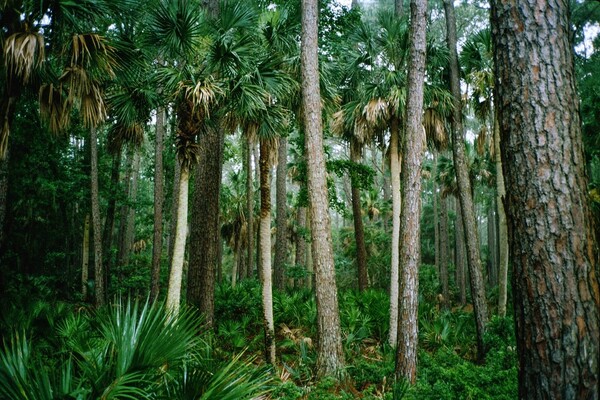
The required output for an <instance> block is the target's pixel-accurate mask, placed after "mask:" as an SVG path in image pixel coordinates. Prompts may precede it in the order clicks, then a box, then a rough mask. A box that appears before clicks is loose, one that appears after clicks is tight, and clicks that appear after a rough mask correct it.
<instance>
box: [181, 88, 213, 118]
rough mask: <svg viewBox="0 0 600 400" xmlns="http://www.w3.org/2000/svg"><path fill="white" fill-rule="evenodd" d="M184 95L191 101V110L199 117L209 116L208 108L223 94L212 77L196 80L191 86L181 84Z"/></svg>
mask: <svg viewBox="0 0 600 400" xmlns="http://www.w3.org/2000/svg"><path fill="white" fill-rule="evenodd" d="M181 85H182V89H184V90H185V97H186V98H187V99H189V100H190V101H191V102H192V112H193V113H195V114H197V116H198V118H200V119H208V118H210V109H211V107H212V106H213V105H214V104H215V103H216V102H217V99H218V98H219V96H221V95H222V94H223V89H222V88H221V86H220V85H219V84H218V83H217V82H216V81H215V80H214V79H212V78H209V79H206V80H204V81H201V82H198V83H196V84H195V85H193V86H183V85H184V83H181Z"/></svg>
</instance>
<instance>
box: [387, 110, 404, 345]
mask: <svg viewBox="0 0 600 400" xmlns="http://www.w3.org/2000/svg"><path fill="white" fill-rule="evenodd" d="M399 140H400V121H399V119H398V118H394V119H392V124H391V137H390V173H391V176H392V177H391V180H392V265H391V267H390V271H391V277H390V337H389V343H390V346H392V347H396V343H397V340H398V286H399V284H400V283H399V280H398V279H399V271H398V269H399V263H400V210H401V202H402V199H401V198H400V155H399V149H398V142H399Z"/></svg>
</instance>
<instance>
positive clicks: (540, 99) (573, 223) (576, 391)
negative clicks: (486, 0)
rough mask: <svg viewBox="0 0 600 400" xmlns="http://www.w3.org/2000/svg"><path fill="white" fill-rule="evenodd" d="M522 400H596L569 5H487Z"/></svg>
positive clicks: (598, 326) (591, 261) (595, 334)
mask: <svg viewBox="0 0 600 400" xmlns="http://www.w3.org/2000/svg"><path fill="white" fill-rule="evenodd" d="M492 16H493V18H492V37H493V43H494V46H495V52H494V55H495V56H494V59H495V62H496V74H495V76H496V85H495V88H496V91H497V96H496V98H497V103H498V104H499V109H498V113H499V114H498V116H499V122H500V133H501V144H502V159H503V165H504V171H505V173H506V176H505V177H506V186H507V188H509V190H507V198H506V205H507V209H506V213H507V221H508V232H509V243H510V246H509V247H510V259H511V262H512V265H513V277H512V278H513V280H512V284H513V293H514V302H515V322H516V332H517V350H518V354H519V398H521V399H550V398H552V399H598V398H599V397H600V380H599V372H600V371H599V364H600V362H599V360H600V349H599V346H600V345H599V343H600V320H599V305H600V289H599V284H598V276H597V275H596V273H597V270H596V267H597V265H596V262H597V256H598V247H597V243H595V239H594V234H593V231H592V224H591V220H592V218H591V213H590V208H589V204H588V201H589V199H588V195H587V182H586V178H585V171H584V168H585V158H584V154H583V145H582V137H581V121H580V119H579V100H578V98H577V91H576V89H575V71H574V62H573V48H572V43H570V35H571V32H570V27H571V24H570V21H569V3H567V2H548V3H545V4H544V5H541V4H539V3H538V2H535V1H532V0H520V1H516V2H500V1H492Z"/></svg>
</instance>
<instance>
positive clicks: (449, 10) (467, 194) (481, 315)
mask: <svg viewBox="0 0 600 400" xmlns="http://www.w3.org/2000/svg"><path fill="white" fill-rule="evenodd" d="M444 11H445V13H446V33H447V35H446V42H447V44H448V50H449V64H450V91H451V92H452V97H453V106H454V110H453V113H452V119H451V125H452V126H451V130H452V149H453V154H454V168H455V170H456V182H457V185H458V197H459V200H460V207H461V211H462V216H463V222H464V223H463V228H464V230H465V243H466V247H467V265H468V267H469V275H470V278H471V279H470V283H471V298H472V300H473V311H474V313H475V327H476V331H477V359H478V360H479V361H483V359H484V358H485V346H484V342H483V336H484V334H485V326H486V324H487V321H488V312H487V303H486V301H485V286H484V283H483V273H482V271H481V256H480V254H479V240H478V238H477V220H476V218H475V207H474V204H473V196H472V189H471V182H470V180H469V171H468V166H467V160H466V155H465V153H466V150H465V142H464V132H463V127H462V111H461V96H460V78H459V69H458V55H457V50H456V16H455V14H454V3H453V2H452V0H444Z"/></svg>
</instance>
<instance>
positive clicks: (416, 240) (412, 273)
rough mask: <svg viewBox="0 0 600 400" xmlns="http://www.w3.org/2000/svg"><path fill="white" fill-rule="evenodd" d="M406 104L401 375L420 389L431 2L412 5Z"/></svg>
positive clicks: (398, 359)
mask: <svg viewBox="0 0 600 400" xmlns="http://www.w3.org/2000/svg"><path fill="white" fill-rule="evenodd" d="M410 15H411V26H410V42H411V46H410V49H409V59H408V88H407V96H406V97H407V102H406V118H407V119H406V135H405V137H404V140H403V146H402V147H403V149H404V152H405V154H404V157H403V160H402V203H403V209H402V213H401V217H400V219H401V221H400V237H401V243H400V249H401V252H400V265H402V275H401V276H400V288H399V297H400V302H399V314H400V315H401V316H402V318H400V319H399V321H398V347H397V352H396V376H397V377H402V378H404V379H406V380H408V381H409V382H410V383H412V384H414V383H415V381H416V378H417V344H418V340H419V338H418V322H417V314H418V301H419V264H420V262H421V251H420V250H421V245H420V240H421V239H420V232H421V226H420V224H421V181H422V178H421V171H422V168H423V154H424V152H425V131H424V129H423V124H422V122H421V121H422V115H423V86H424V80H425V55H426V41H425V31H426V26H427V0H412V1H411V4H410Z"/></svg>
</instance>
